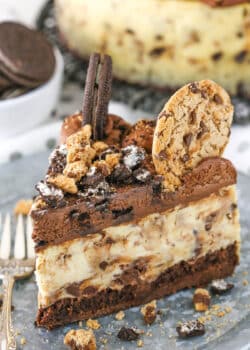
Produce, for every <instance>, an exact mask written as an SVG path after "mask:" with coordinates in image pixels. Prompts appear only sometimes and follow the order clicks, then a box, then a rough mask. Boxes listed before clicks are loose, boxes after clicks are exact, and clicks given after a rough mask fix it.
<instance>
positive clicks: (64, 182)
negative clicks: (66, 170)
mask: <svg viewBox="0 0 250 350" xmlns="http://www.w3.org/2000/svg"><path fill="white" fill-rule="evenodd" d="M47 182H48V183H49V184H51V185H54V186H55V187H57V188H60V189H61V190H63V191H64V192H67V193H77V190H78V189H77V186H76V183H75V180H74V179H73V178H70V177H67V176H65V175H62V174H58V175H56V176H55V177H48V178H47Z"/></svg>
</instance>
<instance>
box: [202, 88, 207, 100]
mask: <svg viewBox="0 0 250 350" xmlns="http://www.w3.org/2000/svg"><path fill="white" fill-rule="evenodd" d="M201 97H202V98H205V99H206V98H207V97H208V95H207V92H206V91H205V90H201Z"/></svg>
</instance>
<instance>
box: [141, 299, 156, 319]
mask: <svg viewBox="0 0 250 350" xmlns="http://www.w3.org/2000/svg"><path fill="white" fill-rule="evenodd" d="M141 314H142V315H143V319H144V322H145V323H146V324H152V323H153V322H154V321H155V319H156V314H157V313H156V301H155V300H153V301H151V302H150V303H148V304H146V305H144V306H143V307H142V308H141Z"/></svg>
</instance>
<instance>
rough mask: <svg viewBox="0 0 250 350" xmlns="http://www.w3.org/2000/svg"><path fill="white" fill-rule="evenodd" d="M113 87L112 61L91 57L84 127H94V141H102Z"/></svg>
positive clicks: (98, 56) (84, 104)
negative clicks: (87, 125)
mask: <svg viewBox="0 0 250 350" xmlns="http://www.w3.org/2000/svg"><path fill="white" fill-rule="evenodd" d="M111 86H112V60H111V57H110V56H108V55H104V56H101V55H100V54H97V53H94V54H92V55H91V56H90V60H89V66H88V71H87V78H86V85H85V90H84V97H83V125H86V124H90V125H91V126H92V134H93V139H94V140H102V139H103V137H104V128H105V125H106V119H107V114H108V103H109V100H110V96H111Z"/></svg>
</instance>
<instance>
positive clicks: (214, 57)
mask: <svg viewBox="0 0 250 350" xmlns="http://www.w3.org/2000/svg"><path fill="white" fill-rule="evenodd" d="M222 56H223V53H222V52H221V51H218V52H215V53H214V54H213V55H212V56H211V58H212V60H213V61H219V60H220V59H221V58H222Z"/></svg>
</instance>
